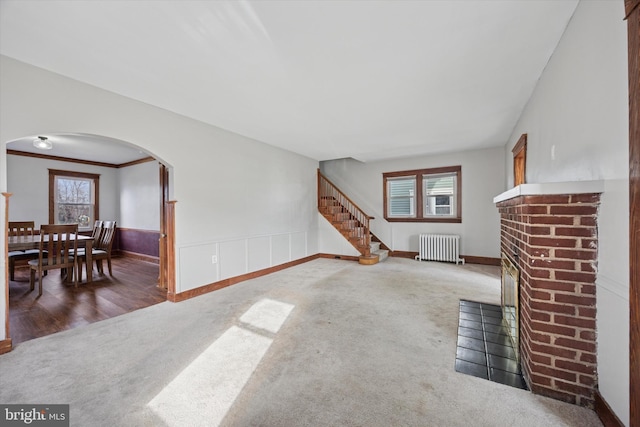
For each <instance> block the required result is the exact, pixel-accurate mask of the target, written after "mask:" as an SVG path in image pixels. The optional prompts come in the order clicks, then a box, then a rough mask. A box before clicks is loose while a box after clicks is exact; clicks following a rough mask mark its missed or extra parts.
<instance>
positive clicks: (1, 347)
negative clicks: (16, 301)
mask: <svg viewBox="0 0 640 427" xmlns="http://www.w3.org/2000/svg"><path fill="white" fill-rule="evenodd" d="M2 195H3V196H4V224H2V227H3V229H4V303H5V304H4V336H5V339H4V340H2V341H0V354H3V353H8V352H10V351H11V348H12V346H11V334H10V329H9V268H8V267H9V198H10V197H11V195H12V193H2Z"/></svg>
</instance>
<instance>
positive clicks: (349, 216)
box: [318, 169, 374, 257]
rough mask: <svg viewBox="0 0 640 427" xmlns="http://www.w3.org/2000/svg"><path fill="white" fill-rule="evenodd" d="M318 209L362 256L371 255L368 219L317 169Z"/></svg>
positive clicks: (370, 217)
mask: <svg viewBox="0 0 640 427" xmlns="http://www.w3.org/2000/svg"><path fill="white" fill-rule="evenodd" d="M318 210H319V211H320V213H321V214H322V215H323V216H324V217H325V218H326V219H327V220H328V221H329V222H331V224H332V225H333V226H334V227H335V228H336V229H337V230H338V231H339V232H340V233H341V234H342V235H343V236H344V237H345V238H346V239H347V240H348V241H349V242H350V243H351V244H352V245H353V247H355V248H356V249H357V250H358V251H359V252H360V253H361V254H362V256H365V257H369V256H371V245H370V243H371V233H370V229H369V221H371V220H372V219H374V218H373V217H372V216H369V215H367V214H366V213H364V211H363V210H362V209H360V208H359V207H358V205H356V204H355V203H353V201H351V199H349V198H348V197H347V196H346V195H345V194H344V193H343V192H342V191H340V190H339V189H338V187H336V186H335V185H334V184H333V183H332V182H331V181H329V180H328V179H327V178H326V177H325V176H324V175H322V173H321V172H320V169H318Z"/></svg>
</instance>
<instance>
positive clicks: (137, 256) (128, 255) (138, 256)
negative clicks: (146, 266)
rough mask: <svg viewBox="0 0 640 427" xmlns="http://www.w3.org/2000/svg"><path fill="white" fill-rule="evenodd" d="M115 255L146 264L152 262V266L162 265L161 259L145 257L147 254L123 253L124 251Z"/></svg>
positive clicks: (116, 252) (119, 251) (118, 251)
mask: <svg viewBox="0 0 640 427" xmlns="http://www.w3.org/2000/svg"><path fill="white" fill-rule="evenodd" d="M114 255H118V256H122V257H124V258H133V259H138V260H140V261H146V262H150V263H152V264H160V258H159V257H154V256H150V255H145V254H139V253H137V252H129V251H123V250H122V249H119V250H117V251H114Z"/></svg>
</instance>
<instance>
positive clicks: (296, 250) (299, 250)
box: [291, 232, 308, 260]
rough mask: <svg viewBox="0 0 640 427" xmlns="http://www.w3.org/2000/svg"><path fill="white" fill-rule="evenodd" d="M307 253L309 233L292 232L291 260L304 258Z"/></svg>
mask: <svg viewBox="0 0 640 427" xmlns="http://www.w3.org/2000/svg"><path fill="white" fill-rule="evenodd" d="M307 255H308V253H307V233H304V232H301V233H291V260H294V259H300V258H304V257H306V256H307Z"/></svg>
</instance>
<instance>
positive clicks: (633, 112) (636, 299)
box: [624, 0, 640, 426]
mask: <svg viewBox="0 0 640 427" xmlns="http://www.w3.org/2000/svg"><path fill="white" fill-rule="evenodd" d="M624 5H625V13H626V19H627V35H628V49H629V269H630V271H629V314H630V317H629V406H630V408H629V409H630V418H629V421H630V425H632V426H640V77H639V75H640V64H639V62H640V0H625V2H624Z"/></svg>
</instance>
